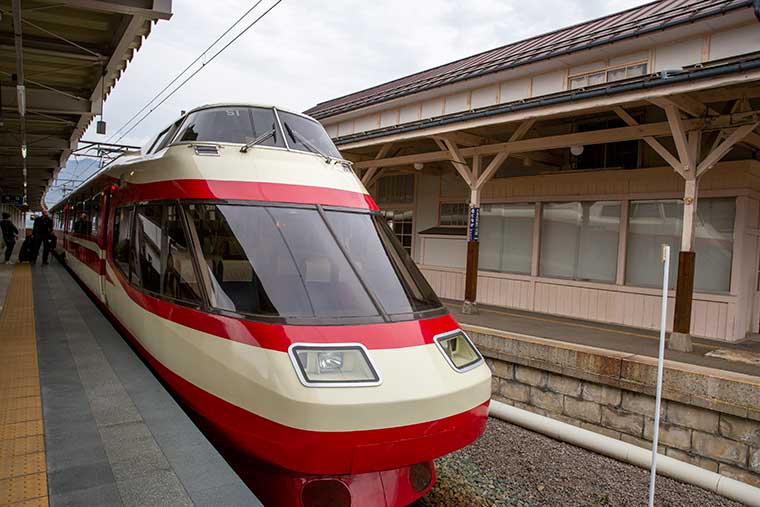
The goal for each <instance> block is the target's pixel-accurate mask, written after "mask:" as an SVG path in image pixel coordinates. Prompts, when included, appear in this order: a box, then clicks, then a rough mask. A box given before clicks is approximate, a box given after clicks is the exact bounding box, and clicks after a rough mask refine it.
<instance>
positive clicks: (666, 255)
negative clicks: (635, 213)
mask: <svg viewBox="0 0 760 507" xmlns="http://www.w3.org/2000/svg"><path fill="white" fill-rule="evenodd" d="M662 262H663V268H662V310H661V312H660V353H659V355H658V356H657V395H656V398H655V403H654V438H653V439H652V471H651V472H650V476H649V507H654V481H655V478H656V477H657V441H658V440H659V437H660V402H661V401H662V364H663V362H664V361H665V325H666V322H665V321H666V319H667V315H668V274H669V273H670V246H669V245H662Z"/></svg>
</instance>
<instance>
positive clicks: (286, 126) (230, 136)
mask: <svg viewBox="0 0 760 507" xmlns="http://www.w3.org/2000/svg"><path fill="white" fill-rule="evenodd" d="M173 128H174V127H170V128H169V129H166V130H165V131H163V132H162V133H161V134H159V136H158V138H156V141H154V143H153V147H151V152H152V151H154V147H155V150H159V149H161V148H162V147H163V146H164V145H166V143H167V141H166V140H167V139H168V138H169V137H173V139H174V140H173V141H172V142H173V143H192V142H208V143H235V144H249V143H252V142H253V143H254V144H255V146H268V147H275V148H285V149H288V150H292V151H302V152H306V153H312V154H315V155H319V156H327V157H331V158H335V159H340V158H342V157H341V155H340V152H339V151H338V149H337V148H336V147H335V145H334V144H333V142H332V140H331V139H330V136H329V135H328V134H327V132H326V131H325V129H324V127H322V124H321V123H319V122H318V121H316V120H313V119H311V118H308V117H306V116H302V115H299V114H295V113H288V112H286V111H280V110H278V109H276V108H271V107H243V106H241V107H210V108H206V109H199V110H197V111H193V112H192V113H190V114H188V115H187V117H185V119H184V120H183V121H182V124H181V125H180V126H179V127H178V128H177V129H176V130H173ZM175 131H176V136H175V135H174V132H175ZM283 133H284V134H283Z"/></svg>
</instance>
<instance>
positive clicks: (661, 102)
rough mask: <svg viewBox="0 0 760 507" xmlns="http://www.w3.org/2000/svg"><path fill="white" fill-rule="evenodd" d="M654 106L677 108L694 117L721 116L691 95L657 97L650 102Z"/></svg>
mask: <svg viewBox="0 0 760 507" xmlns="http://www.w3.org/2000/svg"><path fill="white" fill-rule="evenodd" d="M649 101H650V102H651V103H652V104H654V105H656V106H659V107H661V108H663V109H665V106H666V105H673V106H676V107H677V108H678V109H680V110H681V111H683V112H684V113H687V114H689V115H691V116H694V117H700V116H705V115H710V116H719V115H720V113H718V112H717V111H715V110H714V109H712V108H710V107H708V106H707V104H704V103H703V102H700V101H699V100H697V99H695V98H694V97H691V96H689V95H670V96H668V97H657V98H653V99H650V100H649Z"/></svg>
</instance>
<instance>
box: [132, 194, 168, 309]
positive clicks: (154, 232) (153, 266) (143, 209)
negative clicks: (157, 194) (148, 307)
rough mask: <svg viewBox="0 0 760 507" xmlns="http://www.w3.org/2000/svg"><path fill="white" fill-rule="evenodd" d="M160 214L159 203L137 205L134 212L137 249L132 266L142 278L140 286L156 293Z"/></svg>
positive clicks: (157, 288)
mask: <svg viewBox="0 0 760 507" xmlns="http://www.w3.org/2000/svg"><path fill="white" fill-rule="evenodd" d="M162 214H163V206H162V205H160V204H148V205H145V206H138V207H137V213H136V214H135V245H136V249H137V251H136V258H135V260H136V263H135V265H134V267H135V270H136V272H137V273H138V274H139V278H140V280H142V288H143V289H145V290H147V291H149V292H154V293H156V294H159V293H160V292H161V246H162V244H163V241H164V239H163V236H164V233H163V231H162V230H161V218H162Z"/></svg>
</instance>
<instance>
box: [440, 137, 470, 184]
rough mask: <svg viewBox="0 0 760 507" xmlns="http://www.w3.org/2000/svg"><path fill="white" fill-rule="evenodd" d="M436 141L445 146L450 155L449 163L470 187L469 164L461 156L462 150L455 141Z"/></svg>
mask: <svg viewBox="0 0 760 507" xmlns="http://www.w3.org/2000/svg"><path fill="white" fill-rule="evenodd" d="M436 141H437V140H436ZM438 142H440V143H442V144H443V145H444V146H445V147H446V149H447V150H448V152H449V154H450V155H451V159H452V160H451V163H452V164H453V165H454V169H456V170H457V172H458V173H459V175H460V176H461V177H462V179H463V180H464V182H465V183H467V186H468V187H471V188H472V186H473V176H472V171H471V170H470V166H469V165H467V162H466V161H465V159H464V156H462V152H461V151H460V150H459V147H458V146H457V145H456V143H454V142H452V141H449V140H448V139H444V140H442V141H438Z"/></svg>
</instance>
